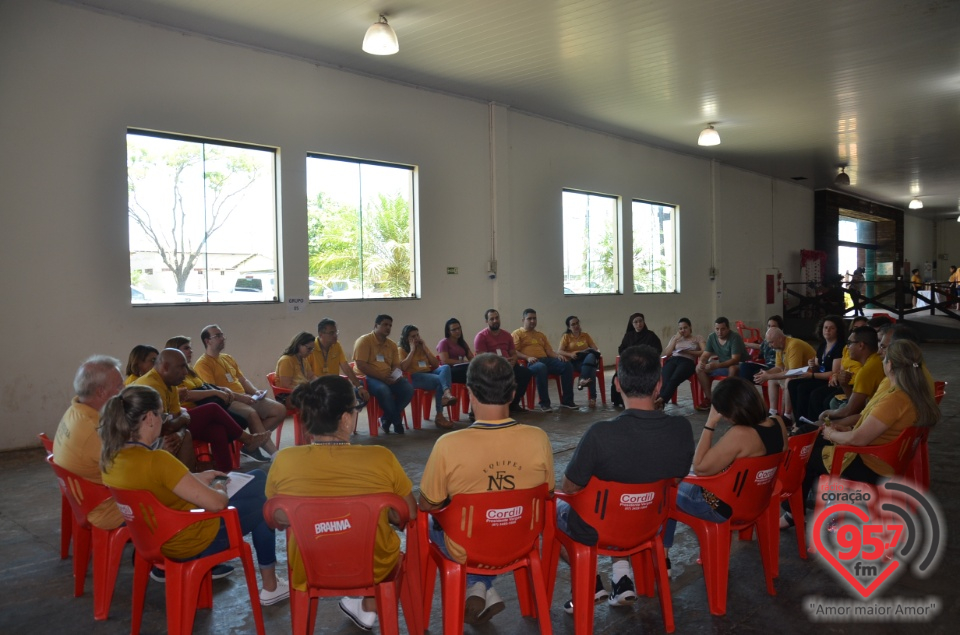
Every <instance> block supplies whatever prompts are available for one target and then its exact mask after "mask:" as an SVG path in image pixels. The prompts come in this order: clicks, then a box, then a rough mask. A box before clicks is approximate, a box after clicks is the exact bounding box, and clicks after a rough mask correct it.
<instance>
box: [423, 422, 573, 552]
mask: <svg viewBox="0 0 960 635" xmlns="http://www.w3.org/2000/svg"><path fill="white" fill-rule="evenodd" d="M541 483H548V484H549V487H550V489H551V490H552V489H553V484H554V476H553V448H552V447H551V446H550V439H549V438H547V433H546V432H544V431H543V430H541V429H540V428H535V427H533V426H525V425H522V424H519V423H517V422H516V421H514V420H513V419H504V420H501V421H477V422H476V423H474V424H473V425H471V426H470V427H469V428H465V429H463V430H457V431H456V432H448V433H447V434H445V435H443V436H442V437H440V438H439V439H437V442H436V443H435V444H434V446H433V451H432V452H431V453H430V457H429V458H428V459H427V464H426V466H424V468H423V478H422V480H421V481H420V495H421V496H422V497H423V498H424V499H425V500H426V501H428V502H430V503H432V504H434V505H439V504H441V503H443V502H444V501H446V500H447V498H448V497H451V496H454V495H456V494H473V493H479V492H494V491H500V490H512V489H530V488H532V487H536V486H537V485H540V484H541ZM444 540H445V541H446V544H447V550H448V551H449V552H450V556H451V557H452V558H453V559H454V560H456V561H457V562H464V561H465V560H466V552H465V551H464V550H463V548H462V547H461V546H460V545H458V544H457V543H455V542H453V541H452V540H450V538H449V537H445V538H444Z"/></svg>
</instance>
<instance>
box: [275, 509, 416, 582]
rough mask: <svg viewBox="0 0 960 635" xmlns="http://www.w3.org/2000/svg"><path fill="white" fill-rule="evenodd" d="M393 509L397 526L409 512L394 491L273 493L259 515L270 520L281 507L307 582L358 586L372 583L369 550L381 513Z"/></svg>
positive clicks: (408, 515) (375, 534)
mask: <svg viewBox="0 0 960 635" xmlns="http://www.w3.org/2000/svg"><path fill="white" fill-rule="evenodd" d="M387 509H393V510H394V511H396V513H397V515H399V516H400V521H401V522H400V525H401V526H404V525H406V524H407V522H408V520H409V518H410V510H409V508H408V507H407V503H406V501H405V500H403V498H401V497H400V496H397V495H396V494H390V493H384V494H364V495H361V496H337V497H329V498H323V497H317V496H275V497H273V498H271V499H270V500H268V501H267V503H266V505H264V506H263V515H264V517H265V518H267V521H268V522H269V523H270V524H275V521H274V520H273V519H274V513H275V512H276V511H277V510H283V511H284V513H285V514H286V515H287V518H288V519H289V523H290V529H289V530H290V531H292V532H293V535H294V536H296V539H297V547H298V548H299V550H300V558H301V560H302V561H303V567H304V571H305V572H306V575H307V584H308V585H309V586H311V587H314V588H321V589H357V588H363V587H371V586H373V585H374V583H375V582H374V576H373V554H374V546H375V543H376V539H377V526H378V524H379V523H380V518H381V515H382V514H383V513H384V512H385V511H386V510H387Z"/></svg>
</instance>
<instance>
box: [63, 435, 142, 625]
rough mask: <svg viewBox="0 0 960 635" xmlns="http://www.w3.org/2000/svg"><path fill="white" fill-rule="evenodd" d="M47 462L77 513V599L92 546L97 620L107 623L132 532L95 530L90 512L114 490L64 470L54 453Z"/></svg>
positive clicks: (75, 537) (75, 529)
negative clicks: (121, 562)
mask: <svg viewBox="0 0 960 635" xmlns="http://www.w3.org/2000/svg"><path fill="white" fill-rule="evenodd" d="M47 463H49V464H50V467H52V468H53V471H54V473H55V474H56V475H57V482H58V483H59V484H60V493H61V494H62V495H63V497H64V498H65V499H66V500H67V501H68V504H69V505H70V507H71V509H72V510H73V511H72V525H73V536H74V543H73V596H74V597H80V596H82V595H83V587H84V582H85V581H86V577H87V565H88V564H89V562H90V552H91V543H92V546H93V549H92V551H93V619H95V620H105V619H107V617H108V616H109V614H110V602H111V600H113V588H114V586H115V585H116V581H117V571H118V570H119V569H120V559H121V557H122V556H123V548H124V547H125V546H126V544H127V541H129V540H130V533H129V531H127V528H126V527H118V528H116V529H112V530H106V529H100V528H98V527H94V526H93V525H91V524H90V523H89V522H88V521H87V516H88V515H89V514H90V512H91V511H93V510H94V509H96V507H97V506H98V505H100V503H102V502H103V501H105V500H107V499H109V498H110V490H108V489H107V488H106V487H104V486H103V485H99V484H97V483H93V482H91V481H88V480H87V479H85V478H82V477H80V476H77V475H76V474H74V473H73V472H71V471H70V470H66V469H64V468H62V467H60V466H59V465H57V464H56V463H54V462H53V455H52V454H51V455H49V456H47Z"/></svg>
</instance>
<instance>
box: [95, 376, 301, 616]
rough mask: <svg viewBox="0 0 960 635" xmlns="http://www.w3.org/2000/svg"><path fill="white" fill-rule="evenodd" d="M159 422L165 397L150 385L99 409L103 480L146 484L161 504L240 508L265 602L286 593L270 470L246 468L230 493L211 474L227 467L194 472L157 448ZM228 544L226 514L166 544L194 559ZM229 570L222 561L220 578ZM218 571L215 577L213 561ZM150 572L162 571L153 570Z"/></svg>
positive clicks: (169, 550) (174, 554)
mask: <svg viewBox="0 0 960 635" xmlns="http://www.w3.org/2000/svg"><path fill="white" fill-rule="evenodd" d="M162 426H163V401H162V400H161V399H160V394H159V393H158V392H157V391H156V390H154V389H153V388H150V387H149V386H139V385H133V386H127V387H126V388H124V389H123V390H122V391H120V394H118V395H117V396H115V397H112V398H111V399H110V400H109V401H108V402H107V403H106V405H104V407H103V412H102V413H101V415H100V441H101V448H102V449H101V455H100V470H101V471H102V472H103V483H104V485H107V486H109V487H117V488H121V489H134V490H147V491H148V492H150V493H151V494H153V495H154V496H156V497H157V500H159V501H160V502H161V503H162V504H164V505H166V506H167V507H170V508H172V509H176V510H180V511H189V510H191V509H195V508H197V507H202V508H203V509H205V510H207V511H212V512H218V511H220V510H222V509H224V508H226V507H227V505H232V506H233V507H235V508H236V509H237V512H238V513H239V516H240V527H241V529H242V530H243V533H244V534H251V535H252V537H253V548H254V549H255V550H256V552H257V562H258V563H259V565H260V577H261V579H262V581H263V589H262V590H261V591H260V603H261V604H263V605H270V604H275V603H277V602H279V601H281V600H284V599H286V598H288V597H289V596H290V589H289V587H288V586H287V583H286V582H284V581H283V580H280V579H278V578H277V572H276V562H277V558H276V536H275V535H274V531H273V529H271V528H270V527H269V526H267V523H266V522H265V521H264V519H263V504H264V502H266V498H265V497H264V493H263V489H264V484H265V483H266V475H265V474H264V473H263V472H262V471H260V470H253V471H251V472H249V474H250V475H252V476H253V480H252V481H250V482H248V483H247V484H246V485H244V486H243V487H241V488H240V489H239V490H238V491H237V492H236V493H235V494H234V495H233V496H232V497H228V496H227V485H226V483H223V482H216V483H215V482H214V480H213V479H214V478H216V477H218V476H226V474H224V473H223V472H218V471H215V470H208V471H206V472H201V473H199V474H192V473H191V472H190V470H188V469H187V466H185V465H184V464H183V463H181V462H180V461H178V460H177V459H176V457H174V456H173V455H171V454H170V453H169V452H167V451H166V450H154V449H153V445H154V442H155V441H156V440H157V439H158V438H159V437H160V429H161V427H162ZM228 545H229V539H228V537H227V529H226V526H225V525H223V523H222V522H221V521H219V520H201V521H199V522H196V523H194V524H192V525H190V526H189V527H187V528H186V529H184V530H183V531H181V532H179V533H178V534H177V535H175V536H174V537H173V538H171V539H170V540H168V541H167V542H166V543H164V545H163V548H162V550H163V553H164V555H166V556H167V557H168V558H173V559H177V560H193V559H195V558H202V557H204V556H207V555H211V554H214V553H217V552H220V551H223V550H224V549H225V548H227V546H228ZM221 567H222V565H221ZM224 569H226V573H223V570H224ZM230 570H232V569H231V568H230V567H222V568H221V574H220V577H222V575H226V574H227V573H229V571H230ZM213 573H214V576H215V577H217V576H218V573H217V568H216V567H215V568H214V572H213ZM153 575H155V576H156V575H158V574H157V572H156V571H155V572H154V574H153Z"/></svg>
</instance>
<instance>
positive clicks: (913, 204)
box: [908, 196, 923, 209]
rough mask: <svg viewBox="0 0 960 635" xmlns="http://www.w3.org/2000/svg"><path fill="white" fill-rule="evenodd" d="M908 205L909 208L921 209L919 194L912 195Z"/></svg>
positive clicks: (921, 202) (921, 203)
mask: <svg viewBox="0 0 960 635" xmlns="http://www.w3.org/2000/svg"><path fill="white" fill-rule="evenodd" d="M908 207H909V208H910V209H923V201H921V200H920V197H919V196H914V197H913V199H912V200H911V201H910V205H909V206H908Z"/></svg>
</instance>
